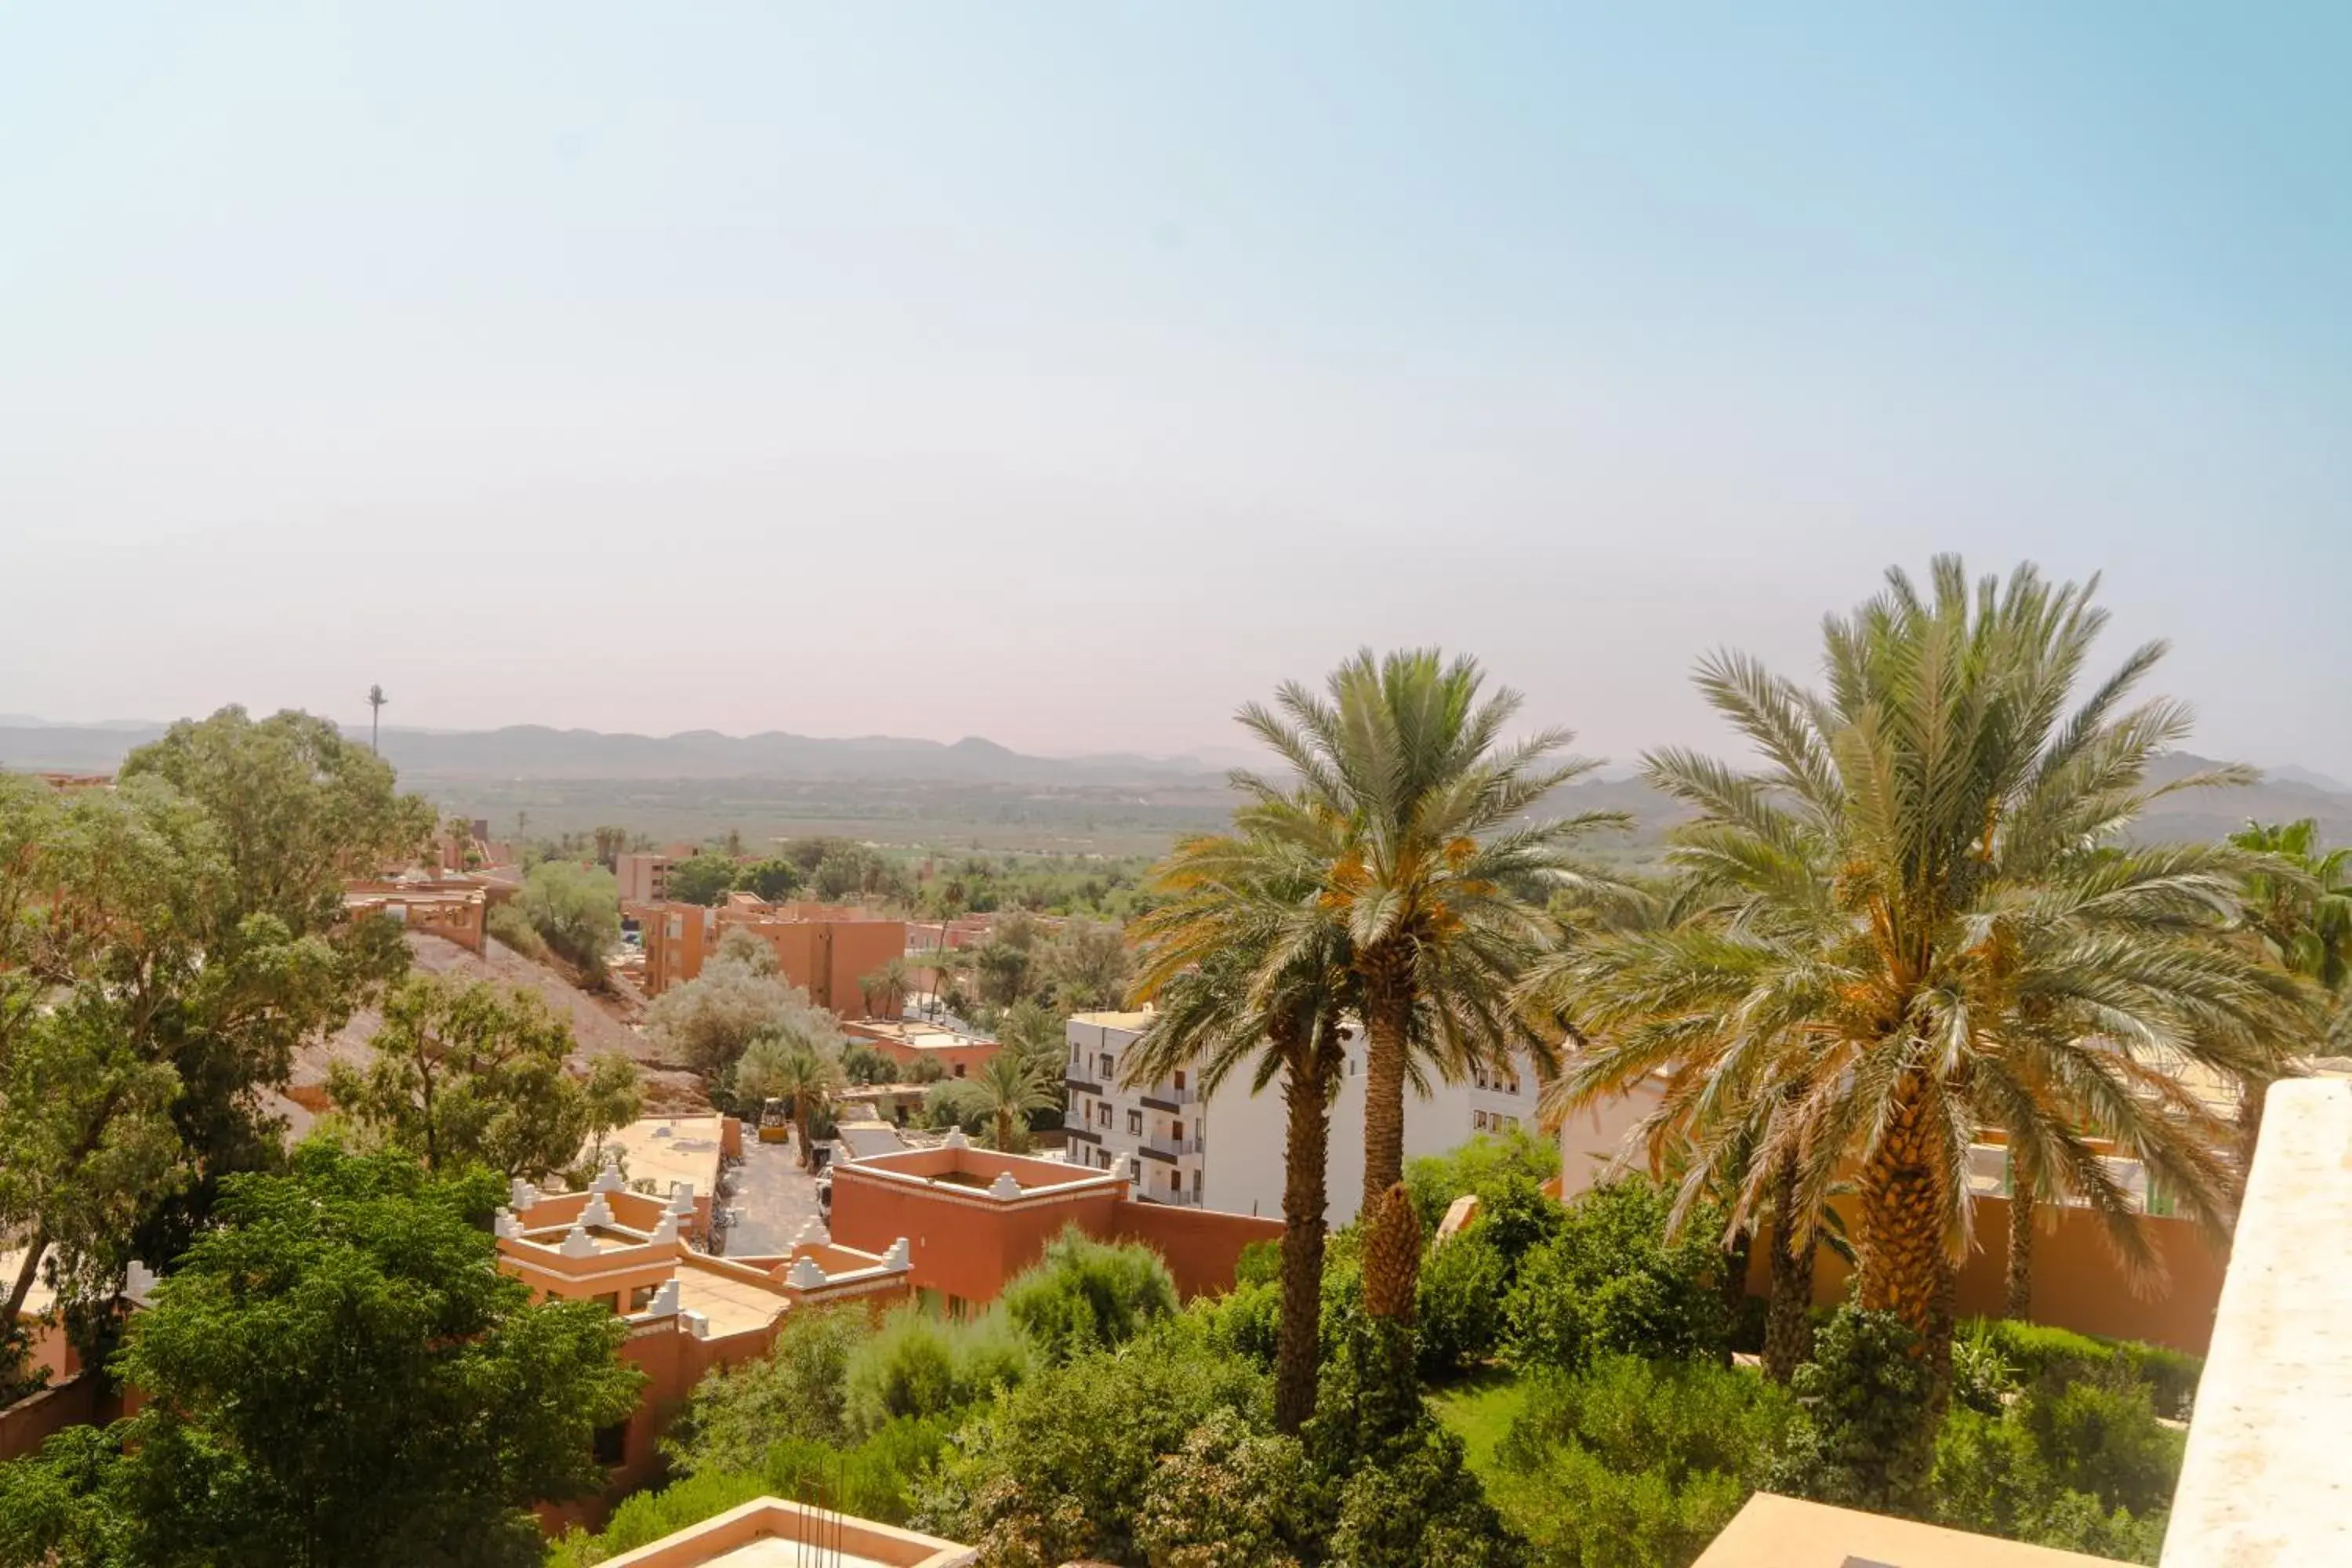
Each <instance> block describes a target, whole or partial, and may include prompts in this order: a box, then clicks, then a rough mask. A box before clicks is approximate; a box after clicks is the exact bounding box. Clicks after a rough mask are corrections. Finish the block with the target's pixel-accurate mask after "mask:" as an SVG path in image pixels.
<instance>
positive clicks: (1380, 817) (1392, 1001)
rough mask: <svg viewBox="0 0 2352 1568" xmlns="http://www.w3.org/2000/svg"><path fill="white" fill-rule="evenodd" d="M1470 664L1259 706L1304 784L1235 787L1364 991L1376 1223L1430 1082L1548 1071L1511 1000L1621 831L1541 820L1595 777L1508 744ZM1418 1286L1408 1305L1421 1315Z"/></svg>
mask: <svg viewBox="0 0 2352 1568" xmlns="http://www.w3.org/2000/svg"><path fill="white" fill-rule="evenodd" d="M1485 683H1486V678H1485V676H1484V675H1483V674H1482V673H1481V672H1480V670H1479V668H1478V666H1477V664H1476V662H1475V660H1472V659H1469V658H1456V659H1454V660H1452V661H1451V662H1447V661H1446V660H1444V658H1443V657H1442V656H1441V655H1440V654H1439V653H1438V652H1437V651H1436V650H1434V649H1415V650H1412V651H1410V652H1403V653H1392V654H1390V655H1389V656H1387V657H1386V658H1381V659H1377V660H1376V659H1375V658H1373V656H1372V654H1371V652H1370V650H1369V649H1367V650H1366V651H1364V652H1363V653H1360V654H1359V655H1358V656H1357V657H1356V658H1352V659H1350V660H1349V661H1348V662H1347V663H1346V664H1344V665H1342V666H1340V667H1339V669H1337V670H1335V671H1333V672H1332V674H1331V677H1330V679H1329V680H1328V683H1327V691H1326V695H1324V696H1319V697H1318V695H1317V694H1316V693H1314V692H1313V691H1311V690H1309V689H1307V688H1306V687H1305V686H1302V685H1298V684H1297V683H1293V684H1290V685H1287V686H1285V687H1284V688H1283V689H1282V690H1281V692H1280V693H1279V694H1278V696H1277V698H1276V707H1275V709H1272V710H1269V709H1267V708H1265V707H1262V706H1260V705H1258V704H1255V703H1253V704H1251V705H1250V706H1248V707H1246V708H1244V710H1242V714H1241V719H1242V722H1243V724H1244V726H1246V727H1247V728H1248V729H1250V730H1251V731H1254V732H1255V734H1256V735H1257V737H1258V738H1259V739H1260V740H1262V741H1264V742H1265V743H1266V744H1267V745H1268V746H1270V747H1272V748H1273V749H1274V751H1275V752H1276V755H1277V756H1278V757H1279V758H1280V760H1281V761H1282V762H1283V763H1285V764H1286V767H1287V768H1288V770H1289V772H1290V773H1291V774H1292V775H1294V776H1295V779H1296V781H1297V782H1296V784H1291V783H1289V782H1288V781H1285V782H1283V783H1280V784H1276V783H1274V782H1269V781H1268V780H1265V779H1261V778H1258V777H1256V776H1255V775H1253V774H1249V773H1236V774H1235V775H1234V784H1236V785H1237V786H1238V787H1239V788H1240V789H1241V790H1242V791H1243V793H1244V795H1246V796H1248V797H1249V804H1248V805H1245V806H1244V808H1243V809H1242V810H1241V812H1240V813H1239V814H1238V822H1239V826H1240V827H1241V828H1242V831H1243V834H1244V837H1261V838H1265V839H1269V840H1272V841H1275V842H1277V843H1280V844H1282V845H1284V846H1286V847H1288V848H1289V849H1291V850H1293V851H1295V852H1296V853H1297V854H1299V855H1301V856H1303V857H1305V858H1307V859H1309V860H1310V861H1311V862H1312V863H1313V864H1314V866H1315V867H1316V876H1315V881H1316V884H1317V887H1316V891H1315V895H1314V899H1313V900H1312V901H1313V902H1314V903H1315V904H1316V905H1317V906H1318V909H1321V910H1328V911H1330V912H1331V913H1332V914H1334V915H1335V916H1336V917H1337V918H1338V919H1339V921H1341V922H1343V923H1344V925H1345V926H1346V929H1347V934H1348V940H1349V946H1350V951H1351V952H1352V958H1353V963H1354V967H1355V972H1356V978H1357V982H1358V984H1360V987H1361V994H1362V998H1361V999H1362V1016H1363V1021H1364V1029H1365V1035H1366V1038H1367V1047H1368V1048H1367V1054H1366V1060H1365V1068H1364V1081H1365V1088H1364V1097H1365V1098H1364V1205H1363V1206H1364V1212H1365V1213H1367V1214H1371V1213H1375V1212H1377V1211H1378V1209H1379V1207H1380V1205H1381V1201H1382V1199H1383V1196H1384V1194H1386V1193H1387V1191H1388V1190H1389V1188H1391V1186H1393V1185H1395V1184H1397V1183H1398V1182H1399V1181H1401V1180H1402V1178H1403V1174H1404V1096H1405V1089H1406V1087H1407V1085H1408V1083H1409V1082H1412V1080H1414V1079H1417V1078H1419V1077H1420V1075H1421V1074H1422V1073H1423V1071H1425V1070H1428V1069H1432V1068H1433V1069H1434V1070H1435V1071H1436V1072H1437V1073H1439V1074H1440V1075H1441V1076H1443V1077H1445V1078H1448V1079H1451V1078H1454V1077H1457V1076H1459V1075H1460V1074H1462V1073H1464V1072H1465V1071H1467V1070H1469V1068H1471V1067H1473V1066H1474V1065H1475V1064H1478V1063H1481V1062H1483V1063H1486V1064H1489V1065H1492V1066H1495V1067H1497V1068H1506V1069H1507V1068H1508V1065H1509V1056H1510V1051H1511V1047H1513V1046H1514V1045H1518V1044H1527V1045H1528V1046H1529V1048H1530V1049H1532V1050H1533V1051H1534V1052H1535V1053H1536V1055H1537V1056H1538V1058H1539V1060H1540V1061H1541V1062H1542V1063H1543V1064H1544V1065H1546V1066H1549V1063H1550V1062H1551V1061H1552V1060H1553V1059H1555V1057H1556V1052H1555V1051H1554V1049H1553V1047H1550V1046H1549V1044H1548V1043H1546V1042H1545V1041H1542V1040H1528V1038H1527V1037H1525V1036H1524V1035H1523V1034H1522V1032H1521V1031H1520V1030H1518V1029H1517V1026H1516V1022H1515V1019H1514V1016H1513V1015H1512V1011H1511V993H1512V990H1513V987H1514V986H1515V984H1517V980H1518V978H1519V974H1520V971H1521V970H1522V968H1523V967H1524V965H1525V963H1526V962H1527V960H1528V956H1529V955H1530V954H1531V953H1532V952H1533V951H1534V948H1535V945H1536V943H1537V942H1538V938H1539V936H1540V934H1541V925H1540V920H1541V914H1542V911H1541V909H1540V907H1539V903H1538V902H1537V901H1531V899H1530V896H1529V895H1530V894H1533V895H1534V897H1535V899H1536V900H1540V898H1541V897H1542V891H1541V890H1540V889H1541V886H1542V879H1543V878H1544V877H1545V876H1546V875H1547V874H1548V873H1549V872H1551V871H1553V870H1555V869H1557V868H1558V867H1559V857H1560V855H1561V853H1562V851H1563V850H1564V849H1565V847H1567V845H1568V844H1569V843H1570V841H1571V840H1572V839H1574V838H1575V837H1577V836H1578V835H1580V833H1582V832H1584V831H1586V830H1588V829H1591V828H1593V827H1596V826H1603V825H1608V826H1618V825H1622V823H1623V821H1624V820H1625V819H1624V818H1623V817H1622V816H1618V815H1615V814H1608V813H1596V814H1587V815H1585V816H1578V817H1572V818H1567V819H1562V820H1538V819H1535V818H1533V817H1531V816H1529V814H1530V813H1531V812H1533V811H1535V810H1536V809H1537V808H1538V806H1539V805H1541V804H1542V802H1543V800H1544V797H1545V796H1546V795H1549V794H1550V793H1551V792H1552V791H1553V790H1554V789H1557V788H1558V787H1559V786H1560V785H1562V784H1567V783H1569V782H1570V781H1571V780H1573V779H1575V778H1577V777H1579V776H1580V775H1581V774H1582V773H1586V772H1588V771H1589V770H1590V769H1591V767H1592V765H1593V764H1592V763H1587V762H1583V761H1578V760H1560V759H1559V757H1558V755H1557V753H1558V752H1559V751H1560V749H1561V748H1562V747H1563V746H1565V745H1566V744H1567V743H1568V742H1570V740H1571V739H1572V738H1573V737H1572V736H1571V735H1570V733H1569V732H1568V731H1564V730H1542V731H1537V732H1536V733H1534V734H1532V735H1529V736H1528V737H1526V738H1525V739H1523V740H1521V741H1518V742H1509V743H1507V742H1505V741H1504V739H1503V735H1504V731H1506V730H1507V728H1508V727H1509V725H1510V723H1511V721H1512V720H1513V718H1514V717H1515V716H1516V715H1517V712H1518V709H1519V705H1520V698H1519V694H1518V693H1517V692H1516V691H1512V690H1510V689H1507V688H1504V689H1497V690H1496V692H1495V693H1494V694H1493V695H1492V696H1489V697H1486V698H1485V699H1484V700H1481V697H1480V692H1481V689H1482V688H1483V687H1484V686H1485ZM1418 1257H1419V1248H1418V1247H1415V1248H1413V1250H1412V1255H1411V1258H1410V1259H1409V1260H1408V1261H1407V1262H1406V1264H1405V1267H1406V1268H1407V1270H1408V1278H1407V1279H1405V1280H1404V1281H1402V1289H1401V1290H1398V1291H1390V1292H1383V1293H1382V1294H1383V1295H1384V1296H1387V1297H1390V1298H1391V1299H1397V1300H1403V1301H1406V1302H1410V1300H1412V1288H1411V1281H1410V1277H1409V1271H1410V1269H1411V1268H1412V1263H1413V1261H1416V1260H1417V1259H1418Z"/></svg>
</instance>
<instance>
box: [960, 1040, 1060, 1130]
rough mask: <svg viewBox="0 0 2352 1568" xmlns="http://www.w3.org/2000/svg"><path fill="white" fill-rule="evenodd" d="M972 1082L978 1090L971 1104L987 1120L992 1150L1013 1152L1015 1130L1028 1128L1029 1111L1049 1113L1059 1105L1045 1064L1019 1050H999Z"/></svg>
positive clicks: (1054, 1084) (1003, 1048) (1053, 1084)
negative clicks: (990, 1133)
mask: <svg viewBox="0 0 2352 1568" xmlns="http://www.w3.org/2000/svg"><path fill="white" fill-rule="evenodd" d="M1056 1065H1058V1062H1057V1064H1056ZM971 1082H972V1084H973V1085H974V1086H976V1088H977V1090H978V1092H977V1093H976V1094H974V1096H973V1097H972V1103H973V1104H974V1105H975V1106H976V1107H978V1108H979V1110H980V1111H981V1113H982V1114H983V1115H985V1116H986V1117H988V1118H989V1120H990V1122H991V1123H992V1127H993V1130H994V1136H995V1146H996V1147H997V1148H999V1149H1002V1150H1004V1151H1006V1152H1011V1151H1012V1149H1013V1139H1014V1131H1015V1129H1016V1128H1021V1127H1025V1126H1027V1124H1028V1120H1029V1113H1030V1112H1031V1111H1033V1110H1051V1109H1052V1108H1053V1107H1055V1106H1056V1105H1058V1104H1060V1103H1061V1100H1060V1097H1059V1096H1058V1095H1057V1094H1056V1093H1055V1089H1056V1087H1057V1086H1056V1083H1055V1081H1054V1080H1052V1079H1048V1078H1047V1077H1046V1075H1045V1066H1044V1064H1042V1063H1040V1062H1039V1061H1038V1060H1037V1059H1036V1058H1034V1057H1031V1056H1027V1055H1025V1054H1024V1053H1023V1052H1021V1051H1018V1050H1013V1049H1010V1048H1005V1047H999V1048H998V1050H997V1052H996V1054H995V1055H994V1056H992V1057H991V1058H988V1065H987V1066H985V1067H983V1068H981V1069H980V1072H979V1075H978V1076H977V1077H975V1078H973V1079H971Z"/></svg>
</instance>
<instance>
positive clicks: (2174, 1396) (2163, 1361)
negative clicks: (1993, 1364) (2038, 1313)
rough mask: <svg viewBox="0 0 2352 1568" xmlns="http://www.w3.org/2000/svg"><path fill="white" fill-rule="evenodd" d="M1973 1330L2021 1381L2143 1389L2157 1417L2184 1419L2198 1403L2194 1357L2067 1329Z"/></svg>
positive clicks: (1997, 1326)
mask: <svg viewBox="0 0 2352 1568" xmlns="http://www.w3.org/2000/svg"><path fill="white" fill-rule="evenodd" d="M1974 1327H1975V1328H1976V1329H1977V1330H1979V1331H1982V1332H1983V1333H1984V1334H1985V1335H1987V1336H1988V1337H1989V1338H1990V1340H1991V1342H1993V1343H1994V1344H1995V1345H1997V1346H1998V1347H1999V1348H2000V1352H2001V1354H2002V1355H2003V1356H2004V1357H2006V1358H2007V1359H2008V1361H2009V1363H2011V1365H2013V1366H2014V1367H2016V1368H2017V1370H2018V1373H2019V1376H2020V1378H2021V1381H2023V1382H2026V1383H2041V1384H2048V1385H2050V1386H2053V1387H2055V1386H2061V1385H2063V1384H2071V1383H2083V1382H2107V1383H2111V1384H2122V1383H2145V1384H2147V1385H2148V1388H2149V1390H2150V1393H2151V1394H2152V1395H2153V1396H2154V1398H2155V1402H2156V1408H2157V1411H2158V1414H2159V1415H2168V1416H2172V1417H2175V1418H2185V1417H2186V1416H2187V1415H2189V1409H2190V1407H2191V1405H2193V1404H2194V1403H2195V1401H2196V1397H2197V1383H2198V1380H2199V1378H2200V1377H2201V1376H2202V1375H2203V1374H2204V1371H2205V1363H2203V1362H2202V1361H2200V1360H2199V1359H2198V1358H2197V1357H2195V1356H2193V1355H2189V1354H2187V1353H2186V1352H2181V1351H2176V1350H2170V1349H2168V1348H2167V1347H2165V1346H2163V1345H2151V1344H2143V1343H2141V1342H2138V1341H2136V1340H2103V1339H2097V1338H2095V1337H2093V1336H2092V1335H2089V1334H2078V1333H2075V1332H2074V1331H2072V1330H2071V1329H2060V1328H2053V1327H2051V1326H2049V1325H2047V1324H2042V1323H2020V1322H2014V1321H2008V1320H1994V1321H1984V1322H1980V1323H1979V1324H1977V1325H1974Z"/></svg>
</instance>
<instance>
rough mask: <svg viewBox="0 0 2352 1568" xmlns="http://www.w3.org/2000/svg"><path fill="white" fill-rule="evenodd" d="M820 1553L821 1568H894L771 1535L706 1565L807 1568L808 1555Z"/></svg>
mask: <svg viewBox="0 0 2352 1568" xmlns="http://www.w3.org/2000/svg"><path fill="white" fill-rule="evenodd" d="M819 1550H822V1551H823V1552H824V1556H823V1557H822V1558H820V1559H818V1561H820V1562H822V1563H824V1568H894V1565H893V1564H891V1563H885V1562H883V1561H882V1559H880V1558H879V1557H861V1556H859V1555H858V1554H857V1553H856V1552H837V1551H835V1550H834V1549H832V1548H831V1547H824V1548H819V1547H816V1546H812V1545H811V1544H810V1543H809V1542H804V1541H786V1540H783V1539H782V1538H781V1537H778V1536H773V1535H770V1536H765V1537H762V1538H761V1539H760V1540H758V1541H754V1542H751V1543H750V1544H748V1545H744V1546H738V1547H737V1548H735V1549H734V1550H733V1551H732V1552H720V1553H719V1555H718V1556H716V1557H712V1558H708V1559H706V1560H705V1561H706V1562H707V1563H709V1568H808V1563H809V1554H810V1553H811V1552H816V1551H819Z"/></svg>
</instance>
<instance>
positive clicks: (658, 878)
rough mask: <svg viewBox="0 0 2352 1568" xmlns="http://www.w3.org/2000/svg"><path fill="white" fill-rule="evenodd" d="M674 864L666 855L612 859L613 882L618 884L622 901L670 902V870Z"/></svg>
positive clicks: (626, 856)
mask: <svg viewBox="0 0 2352 1568" xmlns="http://www.w3.org/2000/svg"><path fill="white" fill-rule="evenodd" d="M676 864H677V860H676V859H675V858H673V857H671V856H668V855H653V854H626V855H615V856H614V857H613V879H614V881H616V882H618V883H619V884H620V885H621V902H622V904H623V906H624V907H625V906H627V905H630V904H666V903H667V902H669V868H671V867H672V866H674V865H676Z"/></svg>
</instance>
